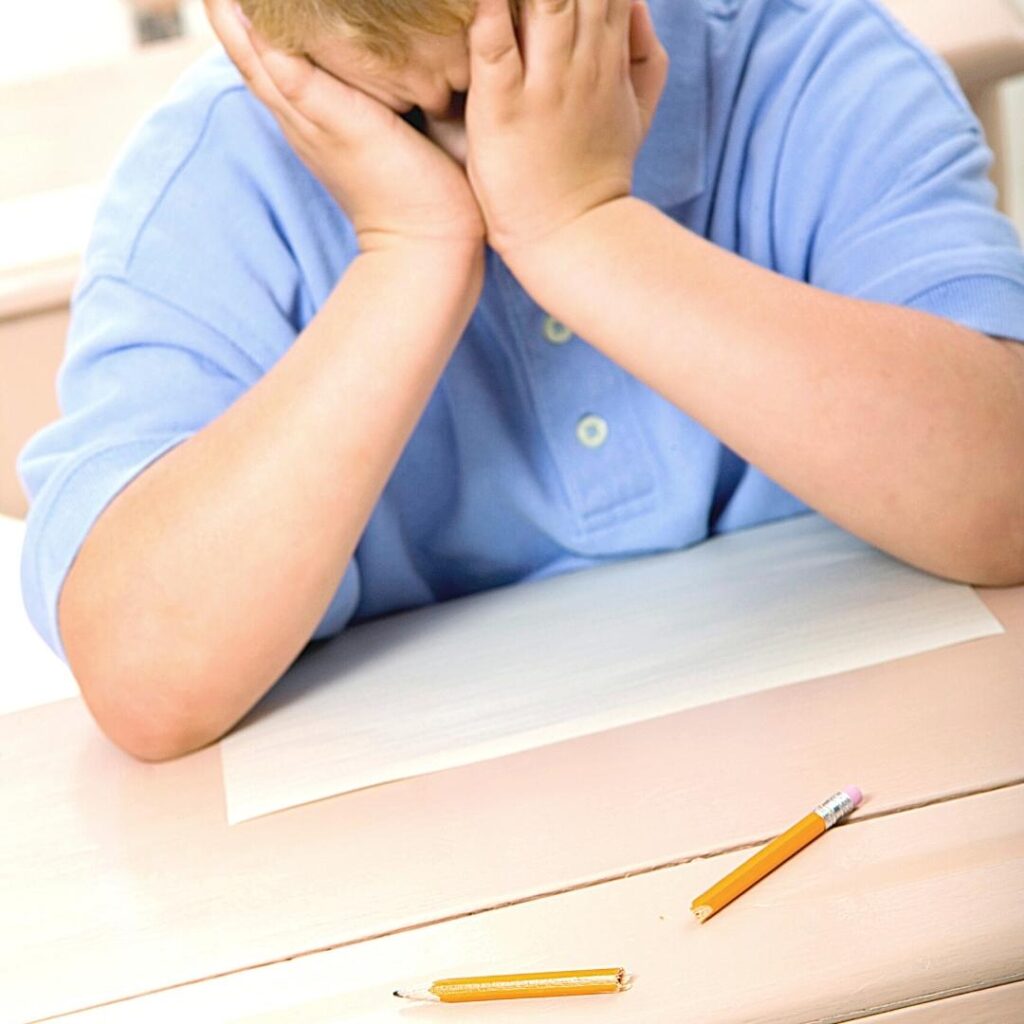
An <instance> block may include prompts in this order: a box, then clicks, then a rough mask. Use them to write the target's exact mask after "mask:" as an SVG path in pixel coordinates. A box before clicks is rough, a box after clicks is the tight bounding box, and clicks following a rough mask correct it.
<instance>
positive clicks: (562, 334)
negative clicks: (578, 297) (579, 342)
mask: <svg viewBox="0 0 1024 1024" xmlns="http://www.w3.org/2000/svg"><path fill="white" fill-rule="evenodd" d="M544 337H545V338H547V339H548V341H550V342H551V344H552V345H564V344H565V343H566V342H567V341H569V340H571V339H572V331H570V330H569V328H568V327H566V326H565V324H563V323H560V322H559V321H558V320H556V319H555V318H554V317H553V316H549V317H548V318H547V319H546V320H545V321H544Z"/></svg>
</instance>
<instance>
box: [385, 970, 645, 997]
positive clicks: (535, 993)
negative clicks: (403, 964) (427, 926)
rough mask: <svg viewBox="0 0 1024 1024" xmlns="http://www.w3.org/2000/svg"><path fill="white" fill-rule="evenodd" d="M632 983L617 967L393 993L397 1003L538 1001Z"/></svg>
mask: <svg viewBox="0 0 1024 1024" xmlns="http://www.w3.org/2000/svg"><path fill="white" fill-rule="evenodd" d="M632 983H633V979H632V978H631V977H629V975H627V974H626V972H625V971H624V970H623V969H622V968H621V967H606V968H601V969H599V970H595V971H547V972H544V973H542V974H494V975H488V976H486V977H480V978H446V979H445V980H443V981H435V982H434V984H433V985H431V986H430V988H429V989H427V990H426V991H425V992H396V993H395V995H396V996H398V997H399V998H400V999H417V1000H421V1001H423V1002H430V1003H477V1002H482V1001H484V1000H487V999H541V998H544V997H547V996H598V995H609V994H611V993H613V992H625V991H626V990H627V989H628V988H629V987H630V985H632Z"/></svg>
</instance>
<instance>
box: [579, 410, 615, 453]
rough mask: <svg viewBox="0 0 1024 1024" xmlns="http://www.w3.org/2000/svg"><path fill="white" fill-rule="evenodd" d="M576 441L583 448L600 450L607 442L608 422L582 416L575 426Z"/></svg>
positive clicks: (597, 417) (592, 416) (596, 417)
mask: <svg viewBox="0 0 1024 1024" xmlns="http://www.w3.org/2000/svg"><path fill="white" fill-rule="evenodd" d="M576 439H577V440H578V441H579V443H580V444H581V445H583V446H584V447H585V448H600V447H601V445H603V444H604V443H605V441H607V440H608V422H607V421H606V420H603V419H602V418H601V417H600V416H594V415H589V416H584V417H583V419H581V420H580V421H579V423H577V424H576Z"/></svg>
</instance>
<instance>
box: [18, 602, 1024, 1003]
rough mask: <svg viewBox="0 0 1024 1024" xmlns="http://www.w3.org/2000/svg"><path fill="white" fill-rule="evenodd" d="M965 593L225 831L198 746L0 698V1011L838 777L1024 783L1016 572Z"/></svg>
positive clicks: (807, 790) (609, 851) (428, 904)
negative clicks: (835, 645) (568, 726)
mask: <svg viewBox="0 0 1024 1024" xmlns="http://www.w3.org/2000/svg"><path fill="white" fill-rule="evenodd" d="M983 597H984V599H985V601H986V603H987V604H988V605H989V607H990V608H991V609H992V610H993V612H994V613H995V614H996V616H997V617H998V618H999V619H1000V620H1001V621H1002V622H1003V624H1004V625H1005V626H1006V627H1007V629H1008V633H1007V634H1005V635H1002V636H996V637H991V638H987V639H984V640H980V641H976V642H973V643H969V644H964V645H961V646H959V647H954V648H947V649H945V650H940V651H933V652H930V653H927V654H923V655H919V656H917V657H914V658H909V659H905V660H903V661H899V662H891V663H889V664H886V665H880V666H876V667H874V668H871V669H865V670H861V671H858V672H854V673H847V674H843V675H837V676H833V677H830V678H828V679H823V680H816V681H813V682H809V683H804V684H801V685H798V686H792V687H786V688H783V689H779V690H772V691H768V692H765V693H761V694H757V695H754V696H750V697H746V698H743V699H739V700H734V701H729V702H726V703H723V704H718V705H713V706H710V707H704V708H698V709H695V710H692V711H688V712H684V713H681V714H678V715H673V716H671V717H668V718H665V719H661V720H657V721H652V722H646V723H643V724H640V725H636V726H630V727H627V728H623V729H618V730H614V731H612V732H608V733H603V734H600V735H597V736H590V737H585V738H583V739H580V740H574V741H570V742H567V743H562V744H559V745H557V746H553V747H549V748H545V749H542V750H536V751H530V752H528V753H525V754H521V755H516V756H513V757H507V758H503V759H500V760H496V761H491V762H487V763H485V764H480V765H473V766H469V767H466V768H462V769H458V770H455V771H450V772H441V773H438V774H436V775H430V776H425V777H423V778H419V779H414V780H410V781H408V782H402V783H396V784H394V785H389V786H382V787H379V788H376V789H371V790H366V791H363V792H360V793H355V794H350V795H348V796H345V797H341V798H337V799H334V800H328V801H324V802H322V803H319V804H313V805H310V806H307V807H301V808H296V809H294V810H291V811H288V812H285V813H282V814H279V815H272V816H270V817H268V818H263V819H259V820H256V821H252V822H246V823H245V824H243V825H239V826H236V827H234V828H230V829H229V828H227V827H226V826H225V825H224V813H225V809H224V802H223V792H222V788H221V780H220V776H219V760H218V755H217V751H216V750H207V751H203V752H200V753H199V754H196V755H194V756H192V757H190V758H185V759H183V760H181V761H178V762H175V763H171V764H168V765H160V766H153V765H142V764H138V763H136V762H134V761H132V760H131V759H130V758H128V757H127V756H126V755H123V754H121V753H120V752H119V751H117V750H116V749H114V748H113V747H111V746H110V745H109V744H108V743H107V742H106V741H105V740H104V739H103V738H102V737H101V736H100V735H99V734H98V732H97V730H96V727H95V726H94V725H93V723H92V721H91V719H90V718H89V716H88V713H87V712H86V710H85V708H84V706H83V705H82V704H81V703H80V702H79V701H75V700H72V701H65V702H63V703H59V704H53V705H50V706H48V707H43V708H37V709H33V710H30V711H24V712H19V713H16V714H11V715H5V716H2V717H0V774H2V778H3V784H2V786H0V821H4V822H13V823H17V828H5V829H4V830H3V832H2V833H0V1020H4V1021H8V1020H10V1021H21V1020H31V1019H36V1018H39V1017H44V1016H47V1015H54V1014H58V1013H62V1012H69V1011H72V1010H77V1009H81V1008H83V1007H87V1006H92V1005H96V1004H99V1003H103V1002H107V1001H110V1000H113V999H118V998H124V997H127V996H131V995H135V994H138V993H142V992H148V991H153V990H155V989H159V988H162V987H165V986H168V985H176V984H181V983H183V982H189V981H192V980H195V979H197V978H201V977H209V976H211V975H214V974H220V973H223V972H228V971H237V970H240V969H242V968H246V967H251V966H255V965H259V964H265V963H269V962H272V961H275V960H280V959H283V958H286V957H290V956H294V955H296V954H299V953H302V952H308V951H312V950H317V949H323V948H327V947H331V946H336V945H340V944H342V943H349V942H356V941H359V940H362V939H366V938H369V937H371V936H375V935H380V934H382V933H387V932H391V931H395V930H397V929H401V928H408V927H411V926H415V925H421V924H424V923H427V922H434V921H438V920H443V919H446V918H451V917H455V916H458V915H462V914H467V913H471V912H474V911H478V910H481V909H486V908H491V907H495V906H499V905H501V904H504V903H509V902H514V901H520V900H526V899H529V898H531V897H535V896H538V895H542V894H545V893H551V892H558V891H562V890H564V889H566V888H569V887H575V886H579V885H584V884H587V883H590V882H595V881H598V880H600V879H608V878H611V877H616V876H622V875H624V874H626V873H628V872H635V871H638V870H643V869H646V868H651V867H654V866H657V865H664V864H669V863H672V862H676V861H683V860H686V859H688V858H694V857H699V856H702V855H706V854H708V853H710V852H714V851H718V850H722V849H727V848H734V847H739V846H742V845H744V844H750V843H754V842H757V841H759V840H763V839H765V838H767V837H769V836H771V835H774V834H775V833H777V832H778V831H780V830H781V829H782V828H785V827H787V826H788V825H790V824H792V822H793V821H794V820H795V819H796V818H797V817H799V816H800V815H802V814H804V813H806V811H807V810H808V809H809V807H810V806H813V804H814V803H816V802H817V801H818V800H820V799H821V798H823V797H824V796H827V795H828V794H829V793H830V792H832V791H834V790H835V789H836V788H837V787H839V786H842V785H845V784H847V783H849V782H856V783H857V784H859V785H861V786H862V787H863V788H864V789H865V791H866V793H867V794H868V798H867V801H866V803H865V805H864V807H863V808H862V809H861V812H859V814H861V816H862V817H863V816H867V815H871V814H877V813H880V812H884V811H890V810H892V809H894V808H899V807H905V806H908V805H913V804H918V803H922V802H925V801H931V800H935V799H940V798H943V797H948V796H950V795H952V794H956V793H963V792H970V791H975V790H980V789H990V788H992V787H995V786H1000V785H1004V784H1006V783H1009V782H1012V781H1014V780H1021V779H1024V743H1022V738H1024V687H1022V685H1021V666H1022V665H1024V588H1018V589H1015V590H1006V591H991V592H983ZM482 795H485V796H486V799H481V796H482ZM816 845H821V844H820V843H819V844H816ZM954 853H955V850H954ZM716 870H717V869H716ZM713 875H714V872H711V874H710V875H708V876H707V877H708V879H709V880H711V877H712V876H713ZM701 877H704V876H703V875H701ZM699 891H700V887H698V888H696V889H694V891H693V893H691V894H690V895H691V896H692V895H694V894H695V893H697V892H699ZM721 917H722V919H723V920H724V919H725V914H724V913H723V914H722V915H721ZM713 923H714V922H711V923H710V924H709V925H708V927H711V924H713ZM549 952H550V951H549ZM54 963H59V964H60V984H59V985H56V984H54V983H53V965H54ZM570 966H572V965H570Z"/></svg>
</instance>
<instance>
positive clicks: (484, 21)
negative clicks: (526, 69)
mask: <svg viewBox="0 0 1024 1024" xmlns="http://www.w3.org/2000/svg"><path fill="white" fill-rule="evenodd" d="M469 51H470V95H471V96H472V91H473V89H474V88H481V89H482V90H484V91H486V92H489V93H491V94H492V95H495V94H500V93H501V92H503V91H508V90H513V89H516V88H517V87H518V86H520V85H521V84H522V80H523V59H522V56H521V54H520V52H519V43H518V41H517V39H516V33H515V26H514V25H513V23H512V12H511V10H510V9H509V0H477V7H476V14H475V16H474V18H473V23H472V24H471V25H470V27H469Z"/></svg>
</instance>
